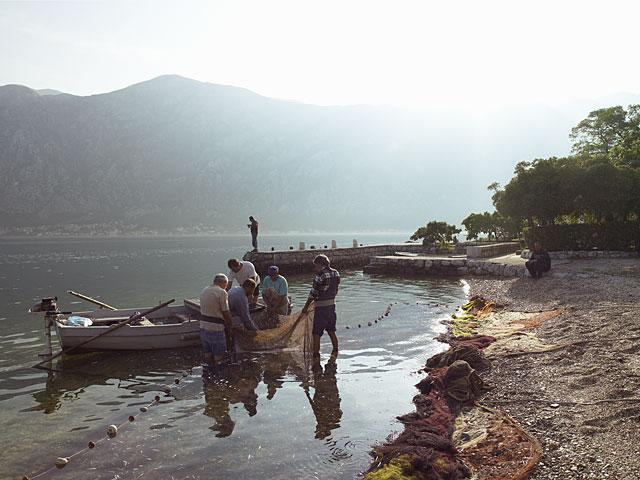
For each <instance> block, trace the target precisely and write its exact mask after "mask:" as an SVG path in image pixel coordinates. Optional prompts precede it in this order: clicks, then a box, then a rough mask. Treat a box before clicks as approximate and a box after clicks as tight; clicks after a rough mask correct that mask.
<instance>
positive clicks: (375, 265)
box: [364, 254, 525, 277]
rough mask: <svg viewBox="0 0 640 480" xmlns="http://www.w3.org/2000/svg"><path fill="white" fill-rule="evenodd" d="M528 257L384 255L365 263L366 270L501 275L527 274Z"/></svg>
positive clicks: (394, 272) (457, 275) (425, 273)
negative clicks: (526, 261) (483, 257)
mask: <svg viewBox="0 0 640 480" xmlns="http://www.w3.org/2000/svg"><path fill="white" fill-rule="evenodd" d="M524 263H525V260H524V259H523V258H521V257H520V256H519V255H516V254H509V255H502V256H499V257H491V258H485V259H482V260H479V259H472V258H467V257H466V256H459V257H455V256H454V257H443V256H435V255H428V256H423V255H419V256H414V257H406V256H401V255H384V256H376V257H373V258H371V261H370V263H369V264H368V265H367V266H365V267H364V272H365V273H380V274H384V273H390V274H401V275H428V276H438V277H443V276H445V277H451V276H454V277H462V276H465V275H492V276H498V277H523V276H524V275H525V266H524Z"/></svg>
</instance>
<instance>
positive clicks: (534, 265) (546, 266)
mask: <svg viewBox="0 0 640 480" xmlns="http://www.w3.org/2000/svg"><path fill="white" fill-rule="evenodd" d="M524 265H525V267H527V270H529V273H530V274H531V276H532V277H533V278H535V279H538V278H540V277H542V273H543V272H548V271H549V270H551V258H550V257H549V253H547V251H546V250H543V249H542V246H541V245H540V242H538V241H536V242H534V243H533V250H532V251H531V258H530V259H529V260H528V261H527V263H525V264H524Z"/></svg>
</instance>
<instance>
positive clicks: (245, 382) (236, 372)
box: [203, 361, 262, 438]
mask: <svg viewBox="0 0 640 480" xmlns="http://www.w3.org/2000/svg"><path fill="white" fill-rule="evenodd" d="M261 373H262V372H261V368H260V364H259V363H257V362H253V361H243V362H240V363H239V364H232V365H229V366H228V367H227V368H224V369H221V370H220V371H219V372H218V373H217V374H216V375H215V376H212V377H209V378H207V377H205V378H204V379H203V381H204V383H203V387H204V398H205V407H204V414H205V415H206V416H208V417H211V418H213V419H214V420H215V424H214V425H212V426H211V427H210V428H211V430H213V431H214V432H218V433H217V434H216V437H220V438H223V437H228V436H230V435H231V434H232V433H233V429H234V428H235V422H234V421H233V420H232V418H231V415H230V414H229V413H230V405H233V404H236V403H242V404H243V405H244V408H245V410H246V411H247V413H248V414H249V416H250V417H253V416H254V415H255V414H256V413H258V410H257V406H258V395H257V394H256V388H257V386H258V384H259V383H260V379H261Z"/></svg>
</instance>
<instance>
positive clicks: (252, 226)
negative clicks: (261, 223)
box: [247, 217, 258, 252]
mask: <svg viewBox="0 0 640 480" xmlns="http://www.w3.org/2000/svg"><path fill="white" fill-rule="evenodd" d="M249 221H250V222H251V223H249V224H248V225H247V228H249V230H251V245H252V246H253V251H254V252H257V251H258V221H257V220H256V219H255V218H253V217H249Z"/></svg>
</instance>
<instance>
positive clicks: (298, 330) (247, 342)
mask: <svg viewBox="0 0 640 480" xmlns="http://www.w3.org/2000/svg"><path fill="white" fill-rule="evenodd" d="M278 320H279V321H278V326H277V327H275V328H269V329H267V330H258V331H257V332H250V331H247V330H245V329H244V328H243V327H239V328H234V329H233V337H234V339H235V342H236V345H237V346H238V348H239V349H241V350H243V351H247V352H248V351H261V350H278V349H283V348H299V347H303V348H304V349H305V350H306V351H310V350H311V349H310V345H311V331H312V326H313V325H312V324H313V305H311V307H310V308H309V311H308V312H306V313H304V314H300V313H294V314H292V315H279V316H278Z"/></svg>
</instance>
